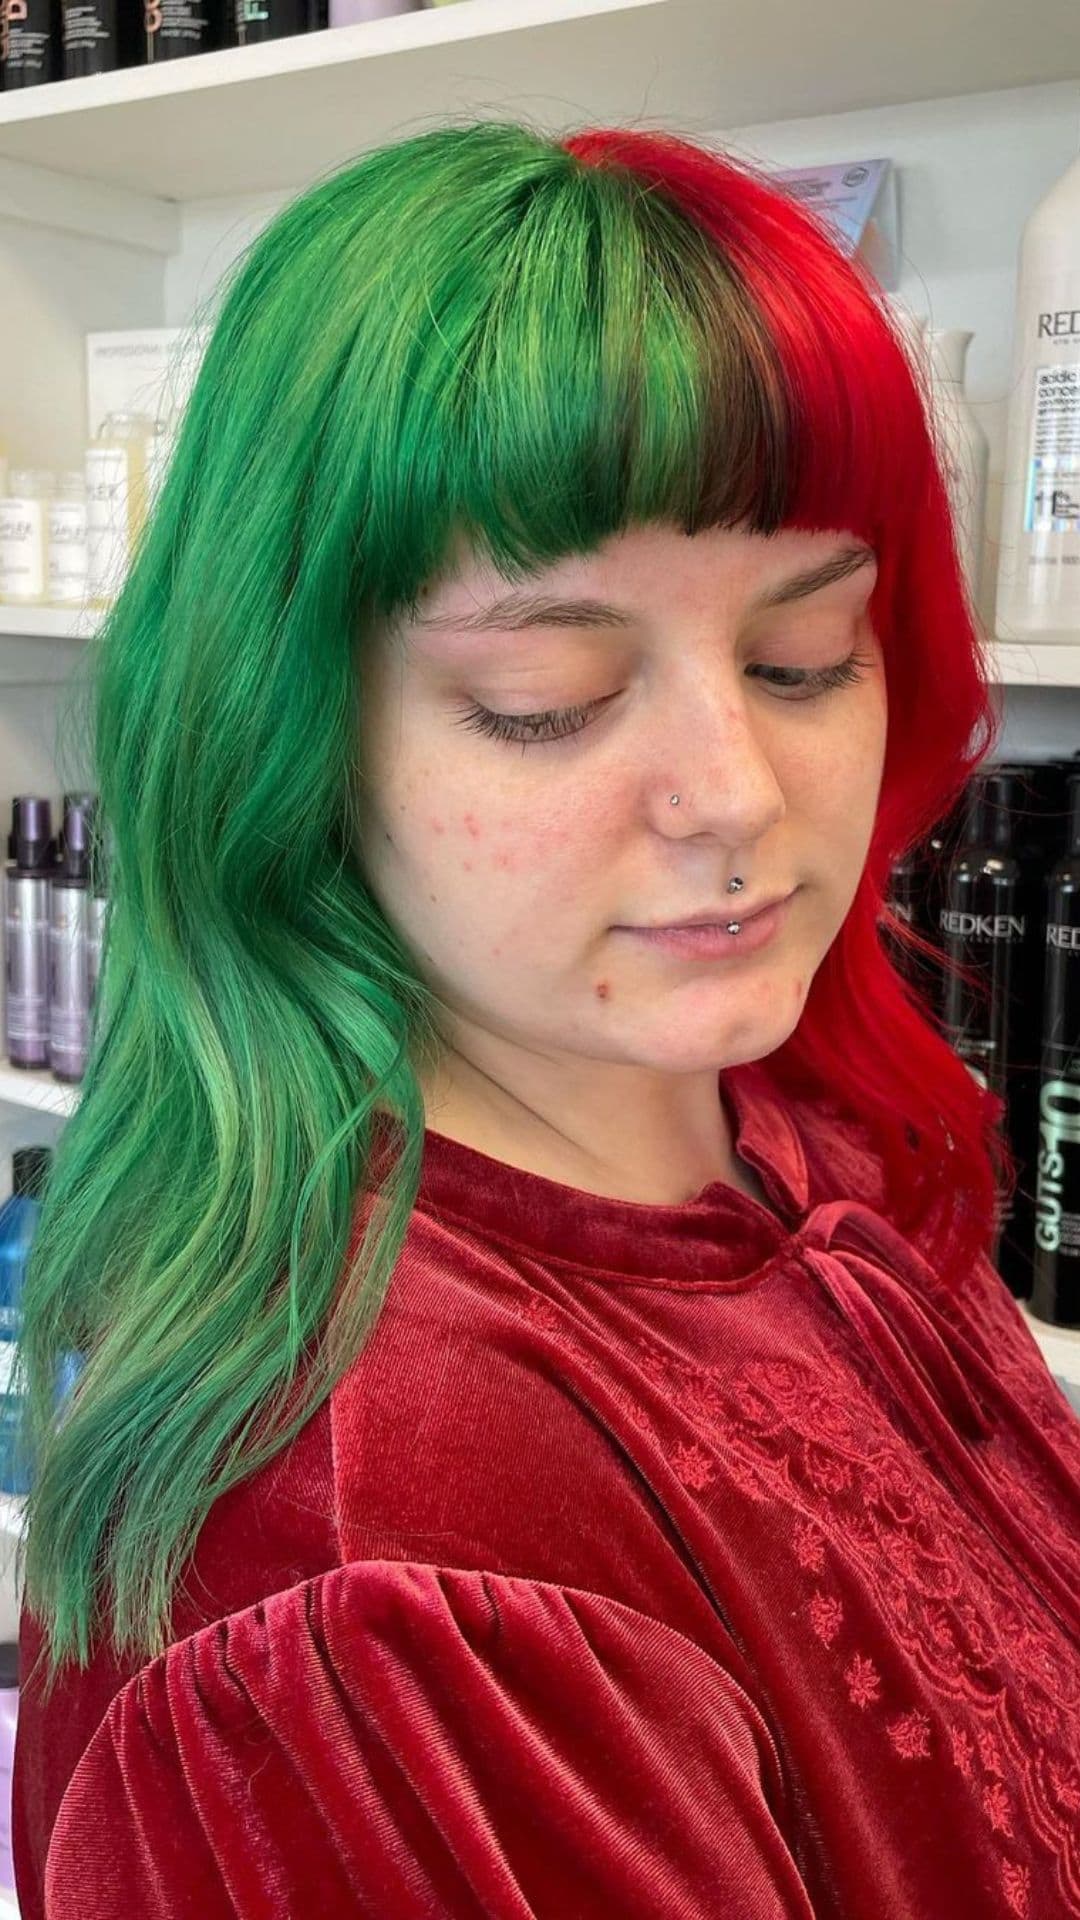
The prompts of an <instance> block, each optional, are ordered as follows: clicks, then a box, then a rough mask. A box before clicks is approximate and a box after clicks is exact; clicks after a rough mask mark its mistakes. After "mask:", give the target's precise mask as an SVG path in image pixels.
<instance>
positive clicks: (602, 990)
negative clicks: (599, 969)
mask: <svg viewBox="0 0 1080 1920" xmlns="http://www.w3.org/2000/svg"><path fill="white" fill-rule="evenodd" d="M610 993H611V988H610V987H609V986H608V983H607V981H606V980H598V981H597V983H596V997H597V999H598V1000H606V999H607V998H608V996H609V995H610Z"/></svg>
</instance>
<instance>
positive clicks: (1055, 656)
mask: <svg viewBox="0 0 1080 1920" xmlns="http://www.w3.org/2000/svg"><path fill="white" fill-rule="evenodd" d="M990 659H991V663H992V665H991V671H992V673H993V675H994V678H995V679H996V680H997V681H998V683H999V685H1001V686H1003V687H1080V638H1078V639H1077V641H1076V643H1075V645H1073V644H1072V643H1069V642H1063V643H1054V644H1053V645H1049V644H1048V645H1045V646H1042V645H1039V644H1038V643H1036V644H1034V645H1028V644H1025V645H1020V644H1018V643H1016V642H1014V641H1005V640H995V642H994V644H993V647H992V648H991V649H990Z"/></svg>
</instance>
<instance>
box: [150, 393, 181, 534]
mask: <svg viewBox="0 0 1080 1920" xmlns="http://www.w3.org/2000/svg"><path fill="white" fill-rule="evenodd" d="M179 429H180V413H179V410H178V409H177V408H176V407H170V408H169V410H168V411H167V412H166V413H164V414H160V415H159V416H158V418H157V419H156V420H155V421H154V431H153V433H152V434H151V436H150V438H149V440H148V441H147V443H146V511H147V513H152V512H153V509H154V506H155V504H156V502H157V497H158V494H159V493H160V492H161V486H162V482H163V481H164V479H165V475H166V473H167V471H168V467H169V462H170V460H171V459H172V456H173V453H174V452H175V450H176V439H177V434H178V432H179Z"/></svg>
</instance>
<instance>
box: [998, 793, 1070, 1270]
mask: <svg viewBox="0 0 1080 1920" xmlns="http://www.w3.org/2000/svg"><path fill="white" fill-rule="evenodd" d="M996 770H997V772H998V773H1001V774H1006V773H1007V774H1010V775H1011V776H1012V781H1013V785H1012V790H1011V792H1010V795H1009V800H1008V806H1009V823H1010V828H1011V838H1010V851H1011V853H1012V856H1013V858H1014V859H1015V861H1016V863H1017V879H1016V891H1015V896H1014V904H1015V908H1016V913H1017V916H1018V918H1019V919H1020V920H1021V921H1022V923H1023V929H1024V931H1023V935H1022V938H1021V939H1020V941H1019V942H1018V944H1017V945H1016V946H1015V947H1014V950H1013V956H1012V980H1011V1010H1010V1016H1009V1044H1008V1059H1007V1063H1006V1081H1007V1098H1008V1129H1009V1143H1010V1145H1011V1147H1012V1149H1013V1153H1014V1155H1015V1157H1016V1162H1017V1180H1016V1189H1015V1192H1014V1193H1013V1196H1012V1201H1011V1205H1010V1213H1009V1217H1008V1220H1007V1222H1006V1225H1005V1228H1004V1230H1003V1233H1002V1239H1001V1244H1000V1247H999V1249H998V1260H997V1264H998V1267H999V1269H1000V1271H1001V1273H1002V1275H1003V1277H1004V1278H1005V1280H1006V1281H1007V1282H1008V1285H1009V1287H1010V1290H1011V1291H1012V1292H1013V1293H1014V1294H1015V1295H1016V1296H1017V1298H1019V1299H1028V1298H1029V1297H1030V1294H1031V1287H1032V1262H1033V1259H1034V1251H1035V1233H1036V1221H1037V1202H1036V1186H1037V1178H1038V1158H1039V1073H1040V1058H1041V1053H1042V1025H1043V1023H1042V1001H1043V983H1044V977H1045V971H1046V906H1047V900H1046V889H1047V875H1048V874H1049V872H1050V870H1051V868H1052V867H1053V866H1054V864H1055V862H1056V861H1057V860H1058V859H1060V857H1061V854H1062V852H1063V851H1064V847H1065V817H1064V809H1065V807H1066V804H1067V803H1066V793H1065V779H1064V774H1063V771H1062V767H1061V765H1060V763H1058V762H1055V761H1031V762H1017V761H1010V762H1008V763H998V765H997V769H996ZM1071 771H1074V772H1075V771H1077V768H1076V766H1075V765H1071Z"/></svg>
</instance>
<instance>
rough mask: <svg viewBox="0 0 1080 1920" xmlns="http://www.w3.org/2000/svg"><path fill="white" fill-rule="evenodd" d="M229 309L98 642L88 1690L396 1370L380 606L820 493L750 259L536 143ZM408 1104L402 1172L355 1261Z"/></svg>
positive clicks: (74, 1201)
mask: <svg viewBox="0 0 1080 1920" xmlns="http://www.w3.org/2000/svg"><path fill="white" fill-rule="evenodd" d="M796 217H798V218H799V219H802V216H801V215H798V216H796V214H795V213H794V212H793V214H792V218H793V219H794V218H796ZM824 244H825V243H824V242H822V246H824ZM214 297H215V299H220V311H219V313H218V315H217V318H216V321H215V324H214V326H213V328H212V331H211V332H210V335H209V338H208V340H207V344H206V350H205V354H204V356H203V359H202V363H201V366H200V368H199V371H198V376H197V379H196V382H195V385H194V388H193V390H192V393H191V397H190V400H189V402H188V405H187V408H186V411H185V413H184V416H183V420H182V424H181V428H180V432H179V435H178V438H177V442H176V446H175V450H174V453H173V456H172V459H171V463H170V466H169V469H168V472H167V474H166V477H165V480H164V484H163V486H162V488H161V491H160V493H159V496H158V498H157V501H156V503H155V506H154V508H153V511H152V513H151V515H150V517H149V519H148V520H147V522H146V524H145V526H144V528H143V531H142V534H141V535H140V539H139V542H138V545H137V548H136V552H135V555H134V560H133V564H132V566H131V568H130V570H129V572H128V574H127V577H126V579H125V581H124V584H123V587H122V590H121V592H120V594H119V596H118V598H117V599H116V601H115V602H114V603H113V605H112V606H111V608H110V609H109V610H108V612H107V613H106V614H105V616H104V617H103V619H102V622H101V625H100V628H99V630H98V633H97V635H96V637H95V639H94V640H93V641H92V642H91V643H90V644H89V646H88V649H87V669H88V672H89V686H90V692H91V698H92V711H91V714H90V716H89V720H88V727H89V731H90V736H91V768H92V772H91V777H90V784H91V785H92V786H93V787H94V789H95V790H96V792H97V793H98V795H99V802H100V816H101V819H102V821H103V823H104V826H105V829H106V831H107V833H108V836H109V844H110V852H111V870H110V874H109V906H108V917H107V923H106V931H105V939H104V948H103V955H102V963H101V971H100V976H99V982H98V989H97V996H96V1000H95V1005H94V1010H93V1026H92V1033H91V1042H90V1051H89V1057H88V1061H87V1066H86V1072H85V1077H84V1079H83V1082H82V1086H81V1099H80V1102H79V1105H78V1107H77V1110H76V1111H75V1112H74V1113H73V1115H72V1116H71V1118H70V1119H69V1120H68V1121H67V1122H66V1124H65V1126H64V1128H63V1131H62V1133H61V1135H60V1137H59V1139H58V1143H57V1148H56V1152H55V1157H54V1161H53V1165H52V1168H51V1173H50V1178H49V1180H48V1183H47V1186H46V1189H45V1192H44V1196H43V1200H42V1211H41V1216H40V1220H39V1224H38V1228H37V1232H36V1235H35V1238H34V1241H33V1244H32V1247H31V1253H30V1258H29V1265H28V1272H27V1276H26V1284H25V1293H24V1301H23V1306H24V1323H23V1333H22V1338H21V1340H20V1344H19V1349H18V1359H17V1367H16V1380H15V1384H16V1386H17V1385H18V1382H19V1378H20V1376H22V1377H24V1379H25V1383H26V1392H27V1403H26V1404H27V1414H26V1429H25V1432H26V1443H27V1447H28V1451H29V1454H30V1456H31V1457H32V1458H33V1460H34V1461H35V1463H36V1466H35V1474H36V1477H35V1480H34V1485H33V1488H32V1491H31V1493H30V1495H29V1498H28V1505H27V1537H26V1545H25V1560H26V1586H25V1603H26V1605H27V1606H28V1607H29V1608H30V1609H31V1610H32V1611H33V1612H34V1613H35V1614H36V1615H38V1617H39V1618H40V1619H41V1621H42V1622H43V1623H44V1626H45V1629H46V1636H47V1637H46V1643H45V1644H46V1646H47V1649H48V1655H49V1659H50V1660H51V1662H52V1663H53V1676H52V1677H53V1678H54V1677H55V1669H56V1667H57V1666H58V1665H59V1663H60V1661H61V1660H63V1659H64V1658H66V1657H69V1656H72V1657H75V1658H77V1660H78V1661H79V1662H80V1663H82V1664H84V1663H85V1662H86V1661H87V1660H88V1659H89V1657H90V1651H91V1645H92V1641H93V1640H94V1639H95V1637H96V1636H97V1634H98V1633H99V1632H100V1631H102V1630H103V1629H105V1628H107V1629H108V1631H109V1633H110V1635H111V1637H112V1639H113V1642H114V1644H115V1648H116V1650H117V1652H118V1653H119V1654H121V1655H126V1654H128V1653H135V1654H138V1655H143V1656H145V1657H152V1656H153V1655H155V1654H157V1653H158V1652H160V1651H162V1649H163V1648H164V1647H165V1646H166V1645H167V1644H168V1641H169V1617H170V1608H171V1604H172V1596H173V1591H174V1588H175V1586H176V1582H177V1580H178V1578H179V1576H180V1573H181V1571H182V1569H183V1567H184V1565H185V1562H186V1561H187V1559H188V1557H189V1555H190V1553H191V1551H192V1548H193V1546H194V1544H195V1540H196V1538H197V1535H198V1532H199V1529H200V1527H201V1525H202V1523H203V1521H204V1519H205V1517H206V1515H207V1513H208V1511H209V1509H210V1507H211V1506H212V1504H213V1503H214V1501H215V1500H216V1499H217V1498H218V1497H219V1496H220V1495H221V1494H223V1493H224V1492H225V1491H226V1490H227V1489H228V1488H230V1487H232V1486H233V1485H235V1484H236V1483H237V1482H238V1481H240V1480H242V1479H245V1478H247V1477H248V1476H249V1475H250V1474H252V1473H253V1472H254V1471H255V1470H256V1469H257V1468H258V1467H259V1466H261V1465H262V1464H264V1463H265V1462H266V1461H267V1460H269V1459H270V1458H271V1457H272V1456H273V1455H274V1454H276V1453H277V1452H278V1451H279V1450H280V1449H281V1448H282V1447H283V1446H284V1445H285V1444H286V1443H287V1442H288V1441H289V1440H290V1439H291V1438H292V1437H293V1436H294V1435H295V1434H296V1433H297V1432H298V1431H299V1429H300V1428H301V1427H302V1426H303V1425H304V1424H305V1422H306V1421H308V1420H309V1419H310V1418H311V1417H312V1415H313V1413H314V1412H315V1411H316V1410H317V1408H318V1407H319V1406H320V1405H321V1404H322V1402H323V1401H324V1400H325V1398H326V1397H327V1395H328V1394H329V1393H330V1391H331V1390H332V1388H333V1387H334V1385H335V1384H336V1382H337V1381H338V1380H339V1379H340V1377H341V1375H342V1373H343V1372H344V1371H345V1369H346V1368H347V1367H348V1366H349V1365H350V1363H352V1362H353V1361H354V1360H355V1358H356V1356H357V1355H358V1353H359V1352H360V1350H361V1349H362V1347H363V1346H364V1343H365V1341H366V1339H367V1336H368V1335H369V1334H370V1332H371V1330H372V1328H373V1326H374V1324H375V1321H376V1319H377V1317H378V1314H379V1311H380V1308H381V1305H382V1303H383V1300H384V1299H385V1296H386V1292H387V1288H388V1286H389V1282H390V1279H391V1276H392V1273H393V1269H394V1266H395V1263H396V1260H397V1257H398V1253H399V1250H400V1248H401V1245H402V1241H403V1239H404V1236H405V1232H406V1228H407V1225H408V1222H409V1218H410V1215H411V1213H412V1210H413V1206H414V1202H415V1199H416V1195H417V1190H418V1185H419V1180H420V1175H421V1167H422V1156H423V1146H424V1127H425V1109H424V1103H423V1099H422V1096H421V1077H422V1076H425V1075H426V1074H427V1073H429V1072H430V1070H431V1068H432V1066H433V1065H434V1063H435V1062H436V1061H437V1059H438V1057H439V1055H440V1051H441V1049H442V1047H443V1045H444V1041H443V1028H442V1023H441V1017H440V1015H441V1009H440V1005H439V1003H438V1001H437V999H436V998H435V996H434V994H433V993H432V991H430V990H429V988H428V986H427V985H426V984H425V982H424V980H423V978H422V974H421V968H420V965H419V963H418V959H417V956H416V955H415V954H413V953H412V952H411V951H410V950H409V948H408V947H407V946H406V945H405V944H404V942H403V940H402V939H401V937H399V935H398V934H397V933H396V932H395V929H394V928H393V927H392V926H391V925H389V924H388V923H387V920H386V918H385V917H384V915H383V913H382V912H381V910H380V908H379V906H378V904H377V902H376V901H375V899H374V898H373V895H372V893H371V892H370V891H369V889H368V887H367V886H366V884H365V878H364V874H363V870H362V865H361V862H360V858H359V855H358V852H357V845H358V839H357V828H358V808H357V799H358V793H357V788H358V784H359V782H360V781H361V780H362V778H363V769H362V768H358V767H357V765H356V753H357V712H358V698H359V692H358V678H359V670H360V667H361V664H362V657H363V641H364V635H365V632H366V631H367V630H368V628H369V626H370V623H371V621H372V620H373V619H374V618H376V617H380V616H381V617H386V616H392V615H396V614H398V613H400V612H402V611H406V612H407V611H408V610H410V609H415V607H416V605H417V596H418V595H419V593H420V590H421V589H422V588H423V587H424V586H425V585H427V584H428V583H430V581H431V580H432V579H434V578H435V577H437V576H438V574H439V573H440V571H441V569H442V568H443V567H444V565H445V563H446V557H447V555H448V553H449V552H450V551H451V550H452V544H453V541H454V538H455V535H456V533H457V531H458V530H459V529H460V528H462V527H464V528H466V529H467V530H468V532H469V533H470V535H471V537H472V538H473V540H474V541H475V542H476V543H477V545H478V547H479V548H480V549H481V550H483V551H485V552H486V554H487V555H489V556H490V557H491V558H492V559H493V560H494V562H495V564H496V565H497V566H498V567H499V568H500V569H501V570H502V572H503V573H504V574H506V575H507V576H508V577H511V578H513V577H515V576H523V575H524V574H526V573H527V572H528V570H529V569H530V568H535V567H537V566H542V565H544V564H545V563H549V562H551V561H554V560H555V559H557V558H559V557H560V556H562V555H565V554H567V553H571V552H587V551H589V550H592V549H594V548H595V547H596V546H597V545H598V544H599V543H600V542H601V541H602V540H604V539H605V538H607V537H609V536H610V535H612V534H615V533H617V532H618V531H620V530H621V529H623V528H625V527H627V526H628V525H629V524H630V523H632V522H634V521H638V522H644V521H649V520H657V521H670V522H674V523H676V524H678V525H679V526H681V527H683V528H684V529H685V530H686V531H687V532H692V531H694V530H695V529H696V528H697V527H699V526H704V525H715V524H729V525H734V524H736V523H738V522H739V521H742V520H747V521H749V523H750V524H751V525H752V526H753V527H755V528H756V529H758V530H762V531H769V530H772V529H774V528H775V527H776V526H778V525H779V524H781V521H782V516H783V512H784V508H785V504H786V501H785V492H784V476H785V473H786V471H787V466H788V457H787V456H788V449H787V445H786V442H785V439H784V434H783V423H784V418H785V416H784V410H783V396H782V392H781V381H780V375H779V371H778V362H777V358H776V354H775V351H774V349H773V346H772V343H771V340H770V337H769V333H768V329H767V326H766V324H765V320H764V319H763V317H762V315H761V313H760V311H759V309H758V308H757V306H756V305H755V303H754V302H753V301H752V300H751V298H750V297H749V295H748V293H747V292H746V289H745V284H744V282H743V281H742V280H740V278H739V276H738V275H736V274H735V273H733V271H732V270H731V267H730V265H729V264H728V263H727V262H726V261H725V258H724V255H723V251H722V250H721V249H720V248H718V247H717V246H716V245H715V244H713V243H712V242H710V240H708V239H707V238H706V236H705V235H704V234H703V232H702V231H701V229H700V228H699V226H698V225H697V224H696V223H695V221H694V220H693V219H691V218H690V217H688V215H687V214H686V213H685V212H684V211H682V210H681V209H680V207H679V206H678V205H677V204H676V203H675V202H674V201H673V200H672V199H669V198H668V197H666V196H665V195H664V194H663V193H660V192H657V191H654V190H650V189H649V188H648V187H647V185H646V184H645V183H644V182H643V180H642V179H641V178H640V177H639V176H638V175H637V174H635V172H634V171H633V170H632V169H630V168H627V167H618V166H613V167H607V168H605V167H597V166H590V165H586V164H583V162H582V160H581V159H580V158H578V157H576V156H575V155H574V154H573V153H572V152H570V151H568V150H566V148H565V147H564V146H562V145H560V144H558V143H556V142H555V141H554V140H552V139H550V138H548V137H546V136H544V135H543V134H541V133H539V132H537V131H534V130H533V129H531V128H529V127H528V126H526V125H522V124H520V123H510V124H507V123H502V122H497V121H488V122H479V123H471V124H468V125H465V126H453V125H448V126H441V127H438V128H436V129H434V130H432V131H429V132H426V133H423V134H421V135H419V136H416V137H413V138H409V139H406V140H403V141H401V142H399V143H397V144H394V145H390V146H386V147H383V148H379V149H376V150H373V151H371V152H368V153H366V154H364V155H363V156H362V157H361V158H360V159H359V160H357V161H355V162H354V163H352V164H350V165H349V166H348V167H346V168H345V169H343V170H341V171H339V172H337V173H335V174H333V175H332V176H330V177H329V178H326V179H323V180H321V181H319V182H318V183H317V184H316V185H315V186H313V187H312V188H311V189H310V190H309V191H307V192H305V193H304V194H303V195H302V196H300V197H298V198H297V199H295V200H293V201H292V202H291V203H289V204H288V205H286V206H285V207H284V208H283V209H282V210H281V211H280V212H279V213H278V214H277V215H276V216H275V217H274V218H273V219H272V221H271V222H270V223H269V225H268V226H266V227H265V228H264V230H263V231H262V232H261V233H260V234H259V235H258V236H257V237H256V238H255V240H254V241H253V243H252V244H251V245H250V246H249V248H248V249H247V250H246V252H245V253H244V255H243V256H242V257H241V258H240V259H239V260H238V261H237V262H236V263H235V266H234V268H233V269H232V270H231V272H230V273H229V274H228V275H227V276H226V277H225V279H224V280H223V281H222V283H221V284H220V287H219V289H218V291H217V292H216V293H215V296H214ZM822 324H823V325H824V324H826V322H825V320H824V319H823V322H822ZM835 324H837V325H840V324H841V323H840V322H839V321H837V322H836V323H835ZM718 419H722V433H718V431H717V422H718ZM380 1114H385V1115H387V1116H390V1117H391V1118H392V1120H393V1122H394V1124H395V1127H396V1128H397V1130H398V1132H399V1136H400V1151H399V1152H398V1153H397V1154H396V1155H394V1156H391V1157H390V1159H389V1160H388V1161H387V1163H386V1167H385V1179H384V1180H383V1182H382V1183H381V1185H380V1186H379V1188H378V1202H379V1204H378V1205H377V1206H376V1207H375V1208H374V1209H373V1210H372V1213H371V1216H370V1221H369V1223H368V1225H367V1230H366V1231H365V1233H364V1235H363V1236H362V1238H359V1240H358V1244H356V1247H355V1257H354V1258H353V1260H352V1261H351V1263H350V1262H349V1261H348V1258H347V1256H348V1255H349V1251H350V1244H351V1241H352V1240H353V1238H354V1228H355V1225H356V1221H357V1205H358V1196H359V1195H360V1194H362V1193H364V1192H365V1191H367V1186H368V1182H369V1180H370V1178H371V1174H372V1169H373V1166H374V1162H375V1150H376V1144H377V1139H378V1129H379V1116H380ZM72 1349H74V1350H76V1351H78V1352H80V1353H82V1354H83V1355H84V1356H85V1363H86V1364H85V1368H84V1371H83V1373H82V1376H81V1378H80V1380H79V1383H78V1386H77V1388H76V1390H75V1392H74V1394H73V1395H72V1397H71V1398H70V1400H69V1401H68V1402H67V1403H66V1404H65V1406H64V1408H63V1413H62V1417H60V1418H57V1415H56V1411H55V1407H54V1401H53V1382H54V1381H55V1378H56V1370H57V1366H58V1363H59V1361H60V1357H61V1355H62V1354H64V1353H65V1352H68V1351H70V1350H72ZM23 1369H25V1374H24V1375H23Z"/></svg>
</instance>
